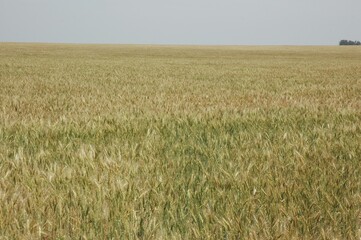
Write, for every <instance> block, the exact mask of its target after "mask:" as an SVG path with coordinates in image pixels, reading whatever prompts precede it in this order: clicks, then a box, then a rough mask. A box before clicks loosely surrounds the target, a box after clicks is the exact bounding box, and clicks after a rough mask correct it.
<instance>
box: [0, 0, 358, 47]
mask: <svg viewBox="0 0 361 240" xmlns="http://www.w3.org/2000/svg"><path fill="white" fill-rule="evenodd" d="M360 10H361V0H343V1H341V0H302V1H300V0H0V42H57V43H119V44H193V45H336V44H338V42H339V41H340V40H341V39H349V40H360V41H361V14H360Z"/></svg>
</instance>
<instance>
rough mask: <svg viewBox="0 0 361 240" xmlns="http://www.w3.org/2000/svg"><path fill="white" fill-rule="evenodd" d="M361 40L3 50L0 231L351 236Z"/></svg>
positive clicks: (356, 219)
mask: <svg viewBox="0 0 361 240" xmlns="http://www.w3.org/2000/svg"><path fill="white" fill-rule="evenodd" d="M360 109H361V48H357V47H190V46H189V47H174V46H162V47H156V46H116V45H55V44H10V43H9V44H4V43H2V44H0V239H278V238H280V239H360V237H361V110H360Z"/></svg>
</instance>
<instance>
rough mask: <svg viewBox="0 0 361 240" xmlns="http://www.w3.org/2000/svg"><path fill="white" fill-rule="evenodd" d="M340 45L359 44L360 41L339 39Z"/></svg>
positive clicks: (360, 43)
mask: <svg viewBox="0 0 361 240" xmlns="http://www.w3.org/2000/svg"><path fill="white" fill-rule="evenodd" d="M342 45H361V42H360V41H350V40H341V41H340V46H342Z"/></svg>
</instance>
